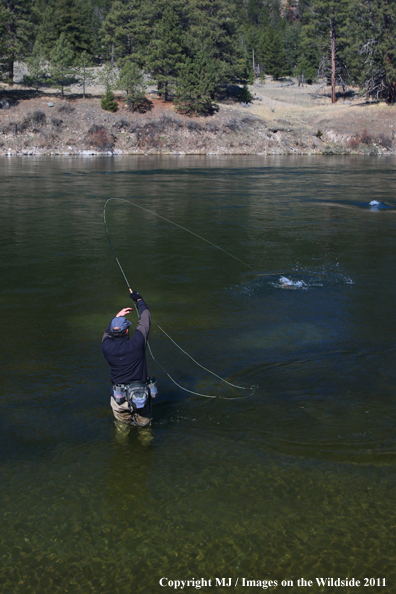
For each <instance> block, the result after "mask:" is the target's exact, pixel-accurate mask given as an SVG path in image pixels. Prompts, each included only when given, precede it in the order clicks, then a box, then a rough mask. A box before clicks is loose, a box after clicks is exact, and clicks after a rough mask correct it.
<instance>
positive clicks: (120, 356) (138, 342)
mask: <svg viewBox="0 0 396 594" xmlns="http://www.w3.org/2000/svg"><path fill="white" fill-rule="evenodd" d="M137 306H138V309H139V322H138V325H137V327H136V330H135V332H134V334H133V335H132V336H130V334H129V333H128V334H127V335H126V336H122V337H119V338H115V337H114V336H113V334H112V332H111V330H110V324H111V322H110V324H109V325H108V326H107V328H106V330H105V333H104V334H103V338H102V352H103V354H104V356H105V358H106V360H107V362H108V364H109V366H110V373H111V381H112V382H113V384H129V383H130V382H133V381H140V382H145V381H146V379H147V364H146V355H145V351H146V344H147V339H148V335H149V332H150V324H151V316H150V310H149V308H148V306H147V305H146V303H145V302H144V301H143V299H139V301H138V302H137ZM129 330H130V328H129Z"/></svg>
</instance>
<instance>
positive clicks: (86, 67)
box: [75, 51, 96, 99]
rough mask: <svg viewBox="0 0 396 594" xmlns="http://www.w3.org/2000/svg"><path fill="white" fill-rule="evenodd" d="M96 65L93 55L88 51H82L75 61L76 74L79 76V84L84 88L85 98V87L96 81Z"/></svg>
mask: <svg viewBox="0 0 396 594" xmlns="http://www.w3.org/2000/svg"><path fill="white" fill-rule="evenodd" d="M93 65H94V62H93V59H92V56H90V55H89V54H88V53H87V52H85V51H84V52H82V53H81V54H80V55H79V56H78V58H77V60H76V62H75V74H76V77H77V84H78V85H79V86H81V87H82V89H83V99H85V87H86V85H88V84H89V83H92V82H94V80H95V79H96V75H95V73H94V72H93V70H92V67H93Z"/></svg>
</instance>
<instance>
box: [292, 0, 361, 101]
mask: <svg viewBox="0 0 396 594" xmlns="http://www.w3.org/2000/svg"><path fill="white" fill-rule="evenodd" d="M349 8H350V0H310V3H309V5H308V6H307V8H306V10H305V12H304V24H303V28H302V37H303V45H304V44H305V46H308V45H311V46H312V45H313V46H315V47H316V49H317V51H318V54H319V55H321V61H320V62H321V63H322V69H323V71H325V70H326V68H327V66H329V69H330V80H331V101H332V103H335V101H336V84H337V71H338V78H339V82H341V84H343V85H344V84H345V83H346V80H345V77H346V72H347V71H346V64H345V60H344V57H345V53H346V46H347V45H348V39H347V35H346V31H345V28H346V26H347V23H348V15H349ZM320 62H319V63H318V67H319V66H320Z"/></svg>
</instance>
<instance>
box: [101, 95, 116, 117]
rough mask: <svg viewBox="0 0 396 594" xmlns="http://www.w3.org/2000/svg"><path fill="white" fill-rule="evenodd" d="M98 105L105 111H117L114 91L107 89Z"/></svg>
mask: <svg viewBox="0 0 396 594" xmlns="http://www.w3.org/2000/svg"><path fill="white" fill-rule="evenodd" d="M100 106H101V108H102V109H104V110H105V111H112V112H113V113H114V112H115V111H117V103H116V102H115V100H114V93H113V91H110V90H107V91H106V93H105V94H104V95H103V96H102V99H101V101H100Z"/></svg>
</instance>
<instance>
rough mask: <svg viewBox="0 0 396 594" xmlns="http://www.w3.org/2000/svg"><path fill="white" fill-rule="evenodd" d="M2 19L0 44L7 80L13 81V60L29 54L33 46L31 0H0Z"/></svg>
mask: <svg viewBox="0 0 396 594" xmlns="http://www.w3.org/2000/svg"><path fill="white" fill-rule="evenodd" d="M0 2H1V4H2V10H1V12H0V18H1V19H2V21H3V32H4V33H3V35H4V37H3V36H2V45H3V48H4V58H5V63H6V68H7V74H8V77H7V78H8V82H9V83H10V84H13V83H14V62H15V61H16V60H18V59H23V58H24V57H26V56H27V55H29V53H30V51H31V49H32V47H33V39H34V30H35V13H34V11H33V2H32V0H0Z"/></svg>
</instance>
